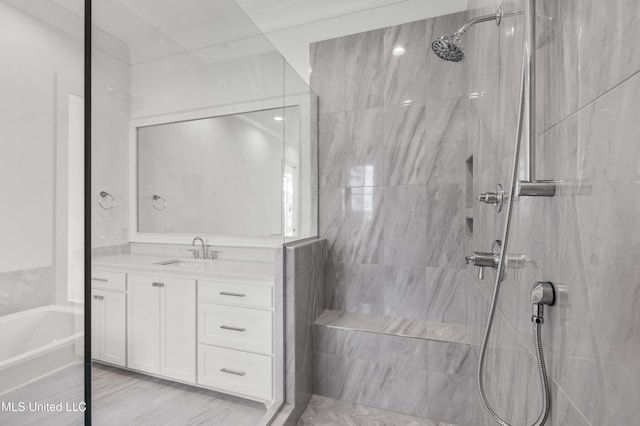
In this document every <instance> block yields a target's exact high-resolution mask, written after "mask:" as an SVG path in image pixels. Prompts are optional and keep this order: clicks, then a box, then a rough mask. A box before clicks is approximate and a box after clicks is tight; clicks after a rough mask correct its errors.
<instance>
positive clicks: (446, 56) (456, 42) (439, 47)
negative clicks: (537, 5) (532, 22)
mask: <svg viewBox="0 0 640 426" xmlns="http://www.w3.org/2000/svg"><path fill="white" fill-rule="evenodd" d="M519 13H520V12H509V13H504V10H503V8H502V6H500V7H499V8H498V10H497V11H496V13H493V14H490V15H483V16H478V17H476V18H473V19H470V20H469V21H467V23H465V24H464V25H463V26H462V27H461V28H460V29H459V30H458V31H456V32H455V33H454V34H453V35H451V36H443V37H439V38H437V39H436V40H434V41H433V43H431V49H433V52H434V53H435V54H436V55H438V57H439V58H440V59H443V60H445V61H449V62H462V61H464V50H463V49H462V36H463V35H464V33H466V32H467V30H468V29H469V28H470V27H472V26H473V25H475V24H478V23H480V22H487V21H495V22H496V24H497V25H500V22H501V21H502V18H503V17H505V16H513V15H517V14H519Z"/></svg>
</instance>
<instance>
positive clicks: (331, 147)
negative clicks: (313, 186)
mask: <svg viewBox="0 0 640 426" xmlns="http://www.w3.org/2000/svg"><path fill="white" fill-rule="evenodd" d="M346 125H347V123H346V113H344V112H339V113H332V114H321V115H320V123H319V139H320V143H319V146H318V173H319V184H320V188H326V187H344V186H345V183H346V177H345V161H346V153H347V146H348V145H347V139H346V138H347V130H346Z"/></svg>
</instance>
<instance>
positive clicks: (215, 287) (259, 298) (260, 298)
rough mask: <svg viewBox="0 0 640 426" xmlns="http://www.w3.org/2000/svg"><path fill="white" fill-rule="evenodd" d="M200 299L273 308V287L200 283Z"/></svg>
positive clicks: (213, 282)
mask: <svg viewBox="0 0 640 426" xmlns="http://www.w3.org/2000/svg"><path fill="white" fill-rule="evenodd" d="M198 299H199V300H200V301H209V302H217V303H229V304H234V305H240V306H257V307H261V308H271V307H273V287H268V286H256V285H247V284H240V283H231V282H224V281H198Z"/></svg>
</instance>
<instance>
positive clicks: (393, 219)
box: [384, 185, 430, 266]
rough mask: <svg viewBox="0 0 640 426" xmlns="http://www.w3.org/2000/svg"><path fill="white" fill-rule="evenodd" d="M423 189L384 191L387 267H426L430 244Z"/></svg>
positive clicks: (398, 188)
mask: <svg viewBox="0 0 640 426" xmlns="http://www.w3.org/2000/svg"><path fill="white" fill-rule="evenodd" d="M428 214H429V212H428V209H427V200H426V191H425V187H424V185H407V186H390V187H385V189H384V261H385V263H386V264H387V265H397V266H425V265H426V260H427V257H426V255H427V252H428V250H430V247H429V246H430V243H429V242H428V238H427V235H425V232H424V228H425V224H426V223H427V216H428Z"/></svg>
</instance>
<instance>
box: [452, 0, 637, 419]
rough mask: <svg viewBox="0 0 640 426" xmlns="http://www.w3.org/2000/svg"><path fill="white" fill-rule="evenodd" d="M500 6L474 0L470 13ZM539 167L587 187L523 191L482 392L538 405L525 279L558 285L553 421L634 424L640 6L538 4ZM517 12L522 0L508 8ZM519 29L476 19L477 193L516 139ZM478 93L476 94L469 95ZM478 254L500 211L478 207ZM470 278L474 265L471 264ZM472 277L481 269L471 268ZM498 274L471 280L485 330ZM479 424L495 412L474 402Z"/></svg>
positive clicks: (509, 407)
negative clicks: (521, 260) (553, 192)
mask: <svg viewBox="0 0 640 426" xmlns="http://www.w3.org/2000/svg"><path fill="white" fill-rule="evenodd" d="M499 3H500V2H497V1H493V0H490V1H485V0H472V1H471V2H470V7H471V9H472V10H471V11H470V12H469V13H473V14H474V15H475V14H481V13H487V12H488V11H491V10H494V9H495V8H496V7H497V6H498V4H499ZM536 3H537V7H538V11H537V12H538V13H537V15H538V19H537V21H536V25H537V32H538V40H537V43H536V51H537V54H538V56H537V74H536V75H537V114H536V115H537V118H536V131H537V138H536V141H537V150H538V151H537V154H538V162H537V175H538V178H540V179H567V180H581V181H582V186H581V188H580V189H581V195H571V194H568V195H567V194H564V195H562V196H557V197H554V198H536V199H533V198H520V199H516V200H515V204H514V206H515V210H514V219H513V224H512V234H511V238H510V249H509V253H510V254H524V255H525V256H526V258H527V263H526V265H525V266H524V267H522V268H519V269H517V270H514V269H510V270H509V271H508V273H507V278H506V281H505V283H504V284H503V285H502V290H501V293H500V301H499V304H498V319H497V324H496V326H495V330H494V335H493V336H492V339H491V341H490V346H491V349H490V351H489V357H488V363H487V392H488V395H489V399H490V400H491V402H492V404H494V405H495V408H496V410H497V411H498V413H499V414H500V415H501V416H503V417H504V418H505V419H506V420H507V421H509V422H511V423H514V424H527V423H531V422H533V420H535V418H536V416H537V414H538V410H539V408H540V391H539V385H538V373H537V368H536V365H535V359H534V357H533V340H532V331H531V321H530V318H529V317H530V303H529V292H530V288H531V286H532V285H533V283H534V282H535V281H536V280H549V281H552V282H554V283H555V284H556V286H557V289H558V290H559V292H558V296H559V297H558V303H557V305H556V306H554V307H551V308H548V309H547V310H546V318H545V323H544V328H543V335H544V347H545V353H546V354H547V355H546V359H547V363H548V367H549V374H550V377H551V383H552V395H553V397H552V403H553V411H552V416H551V419H550V421H549V422H548V423H547V424H550V425H554V426H556V425H563V426H573V425H621V426H626V425H635V424H637V423H638V418H640V408H639V406H638V404H637V395H638V394H639V393H640V338H639V337H638V336H640V334H639V333H638V330H640V314H638V312H640V296H639V294H640V279H639V277H640V265H639V264H638V262H637V261H636V260H635V259H637V258H638V256H639V255H640V217H639V216H638V214H637V212H638V211H640V185H639V182H640V168H639V167H638V164H640V144H638V143H637V140H638V138H639V137H640V127H639V126H638V124H637V117H638V116H639V114H640V102H639V99H640V73H639V71H640V51H639V50H638V47H637V43H635V42H634V40H637V38H638V36H639V35H640V34H638V31H639V30H638V28H640V27H639V25H638V24H639V20H640V4H639V3H638V2H630V1H622V0H620V1H618V0H615V1H611V2H597V1H595V0H541V1H538V2H536ZM507 6H508V7H510V8H522V7H523V3H522V1H516V2H511V3H509V4H505V8H506V7H507ZM522 35H523V21H522V18H521V17H515V18H508V19H505V20H504V21H503V23H502V25H501V26H500V27H498V28H496V27H495V25H478V26H476V27H474V28H473V29H472V30H470V31H469V32H468V33H467V36H466V37H465V47H466V55H467V56H466V57H467V59H466V61H465V65H464V67H465V68H466V80H467V84H468V90H469V95H470V96H469V100H468V106H469V107H468V114H469V115H468V123H469V125H468V129H467V139H468V147H467V151H468V152H469V153H471V154H473V155H474V158H475V161H474V187H475V190H476V192H480V191H482V192H484V191H486V190H491V189H492V188H493V187H494V185H495V183H497V182H501V183H502V184H503V185H504V184H507V183H508V182H507V175H508V168H509V163H510V161H511V156H512V152H513V138H514V135H515V123H516V115H515V114H516V111H517V108H516V107H517V93H518V77H519V65H520V55H521V50H520V49H521V42H522ZM472 94H473V96H471V95H472ZM473 215H474V235H473V239H472V241H471V247H470V248H469V250H481V251H485V250H487V249H488V248H489V247H490V245H491V242H492V241H493V240H494V239H496V238H499V235H500V233H501V228H502V224H503V221H504V214H496V213H495V211H494V210H493V209H492V208H490V207H488V206H484V205H478V204H474V206H473ZM468 273H469V274H470V276H471V277H475V276H476V271H474V270H472V269H469V270H468ZM474 279H475V278H474ZM493 279H494V274H493V273H490V274H488V275H487V278H486V279H485V280H484V281H478V280H477V279H475V285H472V286H470V288H469V295H468V298H469V300H470V301H473V302H472V303H470V304H469V309H468V310H467V317H466V320H467V324H468V325H472V326H482V325H484V322H485V320H486V311H487V308H488V306H489V298H490V297H491V290H492V285H493ZM472 412H473V415H472V423H473V424H474V425H483V424H485V425H490V424H494V423H493V421H492V420H491V419H490V418H489V417H488V416H487V415H486V413H485V412H484V408H483V407H481V406H480V403H479V399H478V398H477V397H475V396H474V399H473V410H472Z"/></svg>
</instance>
